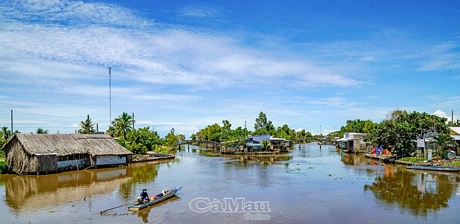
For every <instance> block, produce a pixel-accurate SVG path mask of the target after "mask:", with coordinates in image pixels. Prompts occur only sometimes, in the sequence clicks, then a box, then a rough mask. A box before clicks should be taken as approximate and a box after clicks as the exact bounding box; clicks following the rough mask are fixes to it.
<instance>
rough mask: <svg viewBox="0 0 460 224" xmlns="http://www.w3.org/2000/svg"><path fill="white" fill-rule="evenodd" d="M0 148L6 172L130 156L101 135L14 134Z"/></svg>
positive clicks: (120, 161)
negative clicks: (3, 153)
mask: <svg viewBox="0 0 460 224" xmlns="http://www.w3.org/2000/svg"><path fill="white" fill-rule="evenodd" d="M2 150H4V151H5V156H6V162H7V163H8V171H9V172H15V173H17V174H23V173H37V174H38V173H47V172H55V171H58V170H64V169H78V168H88V167H97V166H113V165H127V164H128V163H130V162H131V159H132V152H130V151H128V150H127V149H125V148H124V147H122V146H121V145H119V144H118V143H117V141H116V140H115V139H113V138H112V137H110V136H108V135H101V134H96V135H91V134H16V135H14V136H13V137H12V138H10V139H9V140H8V142H7V143H6V144H5V145H4V146H3V148H2Z"/></svg>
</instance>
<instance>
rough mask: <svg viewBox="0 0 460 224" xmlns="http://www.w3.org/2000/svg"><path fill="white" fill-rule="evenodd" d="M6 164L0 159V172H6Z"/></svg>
mask: <svg viewBox="0 0 460 224" xmlns="http://www.w3.org/2000/svg"><path fill="white" fill-rule="evenodd" d="M7 169H8V164H7V163H6V162H5V161H0V173H6V171H7Z"/></svg>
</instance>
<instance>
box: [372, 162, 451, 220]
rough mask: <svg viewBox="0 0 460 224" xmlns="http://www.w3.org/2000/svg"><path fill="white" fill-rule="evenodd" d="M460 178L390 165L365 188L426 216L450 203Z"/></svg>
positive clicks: (391, 203)
mask: <svg viewBox="0 0 460 224" xmlns="http://www.w3.org/2000/svg"><path fill="white" fill-rule="evenodd" d="M459 179H460V178H459V176H458V175H454V174H451V175H449V174H440V173H425V172H411V171H407V170H405V169H401V168H399V169H398V167H393V166H387V167H386V168H385V173H384V175H383V176H378V177H376V178H375V182H374V183H372V184H371V185H364V190H365V191H372V192H373V194H374V196H375V198H377V199H378V200H379V201H381V202H384V203H385V204H386V205H388V206H390V207H391V206H395V207H396V208H399V209H402V210H404V211H408V212H410V213H411V214H413V215H415V216H424V217H426V216H427V215H428V214H429V213H431V212H437V211H439V210H440V209H442V208H447V207H448V201H449V199H450V198H451V197H452V196H453V195H454V194H455V189H456V182H457V181H459Z"/></svg>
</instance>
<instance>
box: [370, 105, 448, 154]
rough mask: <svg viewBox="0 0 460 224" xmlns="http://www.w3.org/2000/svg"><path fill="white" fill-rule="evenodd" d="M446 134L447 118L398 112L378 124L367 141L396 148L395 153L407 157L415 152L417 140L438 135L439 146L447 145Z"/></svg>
mask: <svg viewBox="0 0 460 224" xmlns="http://www.w3.org/2000/svg"><path fill="white" fill-rule="evenodd" d="M446 134H447V135H448V134H449V129H448V127H447V125H446V118H441V117H438V116H436V115H430V114H427V113H418V112H415V111H414V112H412V113H407V112H405V111H399V110H398V111H394V112H393V113H392V114H391V115H390V116H388V119H387V120H383V121H382V122H381V123H380V124H378V125H377V126H376V127H375V128H374V129H373V130H372V131H371V133H370V135H368V136H367V138H366V139H367V140H368V141H370V142H372V143H373V144H375V145H383V146H384V147H394V153H396V154H397V155H398V156H400V157H406V156H409V155H410V154H411V153H413V152H415V150H416V144H415V140H416V139H420V138H426V137H430V136H433V137H434V136H436V135H438V137H439V138H438V144H447V143H446V141H448V139H449V138H448V137H446V136H444V135H446Z"/></svg>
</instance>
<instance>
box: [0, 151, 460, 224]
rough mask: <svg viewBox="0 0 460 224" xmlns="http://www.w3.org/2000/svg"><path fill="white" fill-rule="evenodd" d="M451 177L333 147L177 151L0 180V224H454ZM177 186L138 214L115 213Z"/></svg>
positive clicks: (459, 202) (459, 197)
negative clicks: (155, 159) (265, 152)
mask: <svg viewBox="0 0 460 224" xmlns="http://www.w3.org/2000/svg"><path fill="white" fill-rule="evenodd" d="M459 183H460V174H459V173H435V172H420V171H408V170H406V169H405V168H404V167H398V166H393V165H383V164H378V163H376V162H373V161H371V160H369V159H366V158H364V157H363V156H359V155H353V154H344V153H341V152H339V151H337V150H336V149H335V147H334V146H327V145H323V146H322V147H321V148H320V147H319V146H318V145H317V144H314V143H311V144H302V145H300V146H299V145H295V146H294V147H293V150H292V152H290V153H288V154H281V155H273V156H248V155H245V156H237V155H226V156H219V154H218V153H215V152H213V151H206V150H204V149H197V148H191V149H188V148H184V149H182V151H180V152H178V154H177V155H176V159H174V160H172V161H170V162H167V163H159V164H158V163H141V164H134V165H132V166H128V167H117V168H107V169H97V170H95V169H93V170H83V171H71V172H62V173H58V174H49V175H40V176H36V175H23V176H19V175H13V174H5V175H0V198H1V199H2V200H1V202H0V217H1V223H389V222H391V223H460V216H459V214H458V211H459V208H460V186H459ZM179 185H181V186H182V187H183V188H182V190H180V191H179V192H178V193H177V196H176V197H174V198H172V199H170V200H168V201H165V202H162V203H160V204H157V205H154V206H152V207H150V208H147V209H145V210H141V211H139V212H131V211H127V209H126V206H122V207H119V208H116V209H113V210H110V211H107V212H105V213H104V214H102V215H101V214H100V211H101V210H105V209H108V208H112V207H116V206H119V205H125V204H129V203H130V202H132V201H133V200H134V199H135V198H136V197H137V195H138V194H139V193H140V191H141V190H142V189H143V188H146V189H148V191H149V193H150V195H153V194H156V193H159V192H160V191H161V190H162V189H164V188H166V189H169V188H174V187H176V186H179Z"/></svg>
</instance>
